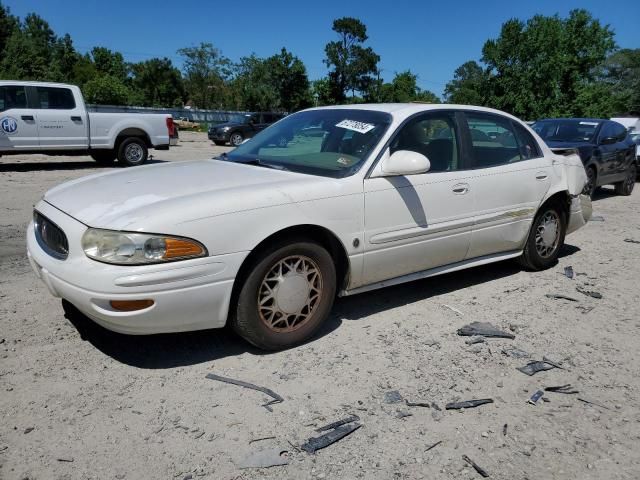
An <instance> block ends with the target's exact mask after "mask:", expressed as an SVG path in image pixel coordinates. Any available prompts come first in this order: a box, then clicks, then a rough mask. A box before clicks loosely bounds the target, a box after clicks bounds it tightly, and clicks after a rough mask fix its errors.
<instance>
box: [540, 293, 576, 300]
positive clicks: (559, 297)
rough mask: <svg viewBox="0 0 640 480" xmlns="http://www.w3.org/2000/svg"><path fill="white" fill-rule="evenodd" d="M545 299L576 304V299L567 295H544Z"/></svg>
mask: <svg viewBox="0 0 640 480" xmlns="http://www.w3.org/2000/svg"><path fill="white" fill-rule="evenodd" d="M545 297H547V298H553V299H555V300H569V301H570V302H577V301H578V299H577V298H573V297H569V296H567V295H562V294H560V293H547V294H546V295H545Z"/></svg>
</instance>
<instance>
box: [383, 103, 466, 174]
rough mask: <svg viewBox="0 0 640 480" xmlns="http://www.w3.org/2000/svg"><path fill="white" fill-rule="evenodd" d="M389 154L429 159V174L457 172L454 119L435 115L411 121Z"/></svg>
mask: <svg viewBox="0 0 640 480" xmlns="http://www.w3.org/2000/svg"><path fill="white" fill-rule="evenodd" d="M390 148H391V153H393V152H396V151H398V150H411V151H412V152H417V153H421V154H422V155H424V156H425V157H427V158H428V159H429V162H430V163H431V168H430V169H429V172H446V171H452V170H459V169H461V168H462V166H461V165H460V156H459V153H458V152H459V149H458V136H457V134H456V128H455V122H454V119H453V115H452V114H449V113H435V114H428V115H422V116H419V117H417V118H415V119H413V120H410V121H409V123H407V124H406V125H405V126H404V127H402V128H401V129H400V131H399V132H398V134H397V135H396V137H395V138H394V140H393V142H392V143H391V147H390Z"/></svg>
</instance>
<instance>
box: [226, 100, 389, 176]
mask: <svg viewBox="0 0 640 480" xmlns="http://www.w3.org/2000/svg"><path fill="white" fill-rule="evenodd" d="M390 123H391V115H389V114H388V113H383V112H376V111H370V110H356V109H353V110H352V109H337V108H333V109H320V110H309V111H305V112H300V113H295V114H293V115H289V116H288V117H286V118H284V119H283V120H281V121H279V122H278V123H276V124H274V125H272V126H270V127H268V128H266V129H265V130H263V131H261V132H260V133H259V134H258V135H256V136H255V137H253V138H252V139H251V140H248V141H247V142H246V143H243V144H242V145H240V146H239V147H238V148H236V149H235V150H233V151H231V152H229V154H227V155H226V157H225V158H224V160H227V161H232V162H240V163H253V164H257V165H266V166H272V167H276V168H282V169H285V170H292V171H296V172H301V173H308V174H313V175H322V176H328V177H335V178H341V177H346V176H349V175H353V174H354V173H355V172H356V171H358V169H359V168H360V167H361V166H362V164H363V163H364V161H365V160H366V159H367V157H368V155H369V153H370V152H371V151H372V150H373V149H374V148H375V146H376V145H377V144H378V142H379V141H380V138H382V135H383V134H384V132H385V131H386V130H387V127H388V126H389V124H390Z"/></svg>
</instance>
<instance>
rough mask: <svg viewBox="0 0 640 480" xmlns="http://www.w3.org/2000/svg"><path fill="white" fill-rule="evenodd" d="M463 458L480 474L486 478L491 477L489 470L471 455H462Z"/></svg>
mask: <svg viewBox="0 0 640 480" xmlns="http://www.w3.org/2000/svg"><path fill="white" fill-rule="evenodd" d="M462 459H463V460H464V461H465V462H467V463H468V464H469V465H471V466H472V467H473V469H474V470H475V471H476V472H478V473H479V474H480V476H482V477H484V478H488V477H489V474H488V473H487V471H486V470H485V469H484V468H482V467H481V466H480V465H478V464H477V463H476V462H474V461H473V460H471V459H470V458H469V457H467V456H466V455H462Z"/></svg>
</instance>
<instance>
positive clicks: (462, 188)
mask: <svg viewBox="0 0 640 480" xmlns="http://www.w3.org/2000/svg"><path fill="white" fill-rule="evenodd" d="M451 190H452V191H453V193H455V194H456V195H464V194H465V193H467V192H468V191H469V185H467V184H466V183H459V184H457V185H454V186H453V188H452V189H451Z"/></svg>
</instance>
